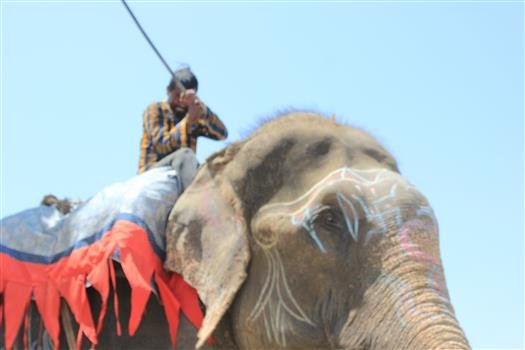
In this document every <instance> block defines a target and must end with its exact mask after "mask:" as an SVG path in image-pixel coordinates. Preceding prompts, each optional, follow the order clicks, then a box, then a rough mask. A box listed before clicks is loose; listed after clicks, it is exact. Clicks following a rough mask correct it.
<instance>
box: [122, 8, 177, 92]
mask: <svg viewBox="0 0 525 350" xmlns="http://www.w3.org/2000/svg"><path fill="white" fill-rule="evenodd" d="M121 1H122V4H123V5H124V7H125V8H126V10H128V13H129V15H130V16H131V18H132V19H133V21H134V22H135V24H136V25H137V27H138V28H139V29H140V32H141V33H142V35H144V38H146V41H147V42H148V43H149V45H150V46H151V48H152V49H153V51H155V53H156V54H157V56H158V57H159V58H160V60H161V61H162V63H163V64H164V67H166V69H167V70H168V71H169V72H170V74H171V76H172V77H173V78H175V74H174V73H173V70H172V69H171V67H170V66H169V65H168V63H167V62H166V60H165V59H164V57H162V55H161V54H160V52H159V50H157V48H156V47H155V45H154V44H153V42H152V41H151V39H150V38H149V36H148V34H146V32H145V31H144V29H143V28H142V26H141V25H140V23H139V21H138V19H137V17H135V15H134V14H133V11H131V8H130V7H129V6H128V4H127V3H126V0H121ZM174 80H175V84H176V85H177V87H178V88H179V89H181V91H184V90H186V89H185V88H184V86H183V85H182V84H181V82H180V81H179V80H178V79H174Z"/></svg>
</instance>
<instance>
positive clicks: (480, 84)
mask: <svg viewBox="0 0 525 350" xmlns="http://www.w3.org/2000/svg"><path fill="white" fill-rule="evenodd" d="M130 5H131V6H132V8H133V9H134V11H135V14H136V15H137V16H138V17H139V19H140V21H141V23H142V24H143V26H144V27H145V29H146V31H147V32H148V33H149V35H150V36H151V37H152V39H153V41H154V42H155V43H156V44H157V46H158V48H159V49H160V50H161V52H162V53H163V55H164V56H165V58H166V59H167V60H168V61H169V62H170V64H171V65H172V66H173V67H174V68H176V67H177V65H178V64H179V63H189V64H190V65H191V67H192V69H193V70H194V72H195V73H196V74H197V75H198V77H199V81H200V90H199V95H200V97H201V98H202V99H203V100H204V101H205V102H206V103H207V104H208V105H209V106H210V107H211V108H212V109H213V110H214V111H215V112H216V113H217V114H218V115H219V116H220V117H221V118H222V119H223V120H224V121H225V123H226V125H227V126H228V128H229V131H230V138H229V140H228V141H226V142H231V141H235V140H237V139H239V138H240V135H242V134H243V133H244V132H246V130H249V129H250V128H251V127H252V126H253V125H255V124H256V122H257V120H258V119H259V118H261V117H264V116H265V115H268V114H273V113H275V111H278V110H280V109H286V108H289V107H294V108H299V109H303V108H304V109H310V110H317V111H320V112H323V113H326V114H332V113H336V114H337V116H338V117H339V118H341V119H342V120H345V121H346V122H349V123H350V124H352V125H355V126H359V127H362V128H364V129H365V130H367V131H369V132H371V133H372V134H373V135H375V136H376V137H377V138H378V139H379V140H380V141H381V142H382V143H383V144H384V145H385V146H386V147H387V148H388V149H389V150H390V151H391V152H392V153H393V154H394V156H395V157H396V158H397V160H398V162H399V165H400V168H401V171H402V173H403V174H404V175H405V176H406V177H407V178H408V179H409V181H411V182H412V183H414V184H415V185H417V186H418V187H419V188H420V190H421V191H422V192H423V193H425V195H426V196H427V197H428V198H429V200H430V202H431V204H432V205H433V207H434V210H435V213H436V216H437V218H438V221H439V224H440V239H441V242H440V244H441V254H442V258H443V264H444V267H445V273H446V278H447V285H448V288H449V292H450V295H451V298H452V302H453V304H454V307H455V311H456V314H457V317H458V319H459V321H460V323H461V325H462V327H463V328H464V330H465V332H466V335H467V337H468V338H469V340H470V342H471V344H472V346H473V347H474V348H521V347H523V346H524V343H523V333H524V323H523V318H524V302H523V294H524V288H523V286H524V283H523V282H524V280H523V279H524V269H523V264H524V259H523V258H524V257H523V252H524V249H523V247H524V240H523V233H524V226H523V214H524V207H523V194H524V186H523V183H524V181H523V180H524V179H523V175H524V174H523V161H524V137H523V132H524V125H523V115H524V101H523V100H524V88H523V87H524V69H523V62H524V57H523V56H524V44H523V43H524V34H523V33H524V18H523V17H524V11H523V10H524V9H523V7H524V6H523V3H520V2H519V1H478V2H468V1H457V2H454V1H428V2H424V1H419V2H416V1H401V2H400V1H391V2H388V1H381V2H372V1H371V2H234V1H230V2H219V1H217V2H214V1H205V2H193V3H191V2H155V1H150V2H146V1H139V2H137V1H136V2H130ZM1 8H2V14H1V15H2V20H1V39H2V42H1V49H2V53H1V69H2V71H1V73H2V74H1V87H2V91H1V98H2V100H1V102H2V103H1V191H0V192H1V201H0V214H1V215H0V216H1V217H4V216H6V215H10V214H13V213H15V212H17V211H21V210H23V209H26V208H29V207H32V206H36V205H37V204H38V203H39V201H40V199H41V198H42V196H43V195H45V194H47V193H55V194H57V195H59V196H64V197H70V198H84V199H86V198H88V197H90V196H92V195H93V194H94V193H96V192H97V191H99V190H100V189H102V188H103V187H105V186H107V185H109V184H111V183H113V182H116V181H122V180H125V179H127V178H129V177H131V176H133V175H134V174H135V173H136V170H137V164H138V155H139V141H140V136H141V117H142V111H143V110H144V108H145V107H146V105H147V104H149V103H150V102H153V101H156V100H160V99H162V98H164V97H165V86H166V84H167V83H168V81H169V76H168V74H167V72H166V71H165V68H164V67H163V66H162V65H161V63H160V61H158V59H157V58H156V56H154V53H153V51H151V49H150V48H149V47H148V46H147V43H146V42H145V40H144V39H143V38H142V36H141V35H140V33H139V31H138V30H137V28H136V27H135V26H134V24H133V23H132V21H131V19H130V18H129V17H128V14H127V13H126V12H125V10H124V8H123V7H122V5H121V4H120V2H119V1H78V2H74V1H62V2H61V1H53V2H52V1H23V0H20V1H3V3H2V7H1ZM225 144H226V143H225V142H215V141H208V140H201V141H199V148H198V157H199V159H200V160H204V159H205V157H206V156H208V155H209V154H211V153H212V152H214V151H215V150H218V149H220V148H222V147H223V146H224V145H225Z"/></svg>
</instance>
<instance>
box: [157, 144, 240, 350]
mask: <svg viewBox="0 0 525 350" xmlns="http://www.w3.org/2000/svg"><path fill="white" fill-rule="evenodd" d="M237 150H238V146H236V145H232V146H230V147H228V148H226V149H225V150H224V151H222V152H220V153H217V154H215V155H213V156H212V157H210V159H208V161H207V163H206V164H205V165H204V166H203V167H202V168H201V169H200V171H199V172H198V174H197V176H196V178H195V180H194V181H193V183H192V184H191V185H190V186H189V187H188V189H187V190H186V191H185V192H184V193H183V194H182V196H181V197H180V198H179V199H178V200H177V203H176V204H175V206H174V207H173V209H172V211H171V214H170V217H169V219H168V225H167V229H166V239H167V251H168V254H167V259H166V264H165V266H166V268H167V269H168V270H172V271H176V272H178V273H179V274H181V275H182V276H183V277H184V279H185V280H186V281H187V282H188V283H189V284H191V285H192V286H193V287H194V288H195V289H196V290H197V292H198V294H199V296H200V298H201V299H202V301H203V302H204V304H205V305H206V316H205V317H204V320H203V324H202V327H201V329H200V331H199V333H198V338H199V340H198V343H197V347H200V346H202V345H203V343H204V342H205V341H206V340H207V339H208V338H209V337H210V335H211V334H212V332H213V331H214V330H215V328H216V326H217V324H218V323H219V321H220V320H221V318H222V316H223V315H224V313H225V312H226V311H227V310H228V308H229V306H230V305H231V303H232V301H233V298H234V297H235V294H236V293H237V291H238V290H239V288H240V286H241V285H242V283H243V282H244V280H245V279H246V275H247V273H246V267H247V265H248V262H249V260H250V251H249V245H248V234H247V227H246V222H245V220H244V217H243V210H242V205H241V202H240V201H239V198H238V197H237V195H236V193H235V191H234V189H233V187H232V185H231V182H230V181H229V179H227V178H226V177H225V176H224V170H225V168H226V167H227V165H228V164H229V162H230V161H231V159H233V157H234V155H235V154H236V153H237Z"/></svg>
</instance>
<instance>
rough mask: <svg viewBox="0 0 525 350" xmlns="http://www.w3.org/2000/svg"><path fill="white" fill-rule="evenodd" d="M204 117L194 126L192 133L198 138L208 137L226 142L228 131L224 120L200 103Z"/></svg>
mask: <svg viewBox="0 0 525 350" xmlns="http://www.w3.org/2000/svg"><path fill="white" fill-rule="evenodd" d="M200 104H201V108H202V111H203V112H202V115H201V117H200V118H199V119H198V120H197V122H196V123H195V124H194V126H192V128H191V131H190V133H191V134H192V135H196V136H206V137H208V138H210V139H212V140H224V139H226V138H227V137H228V130H227V129H226V127H225V126H224V123H223V122H222V120H220V119H219V117H218V116H217V115H216V114H215V113H213V112H212V111H211V109H210V108H209V107H208V106H206V105H205V104H204V103H202V102H200Z"/></svg>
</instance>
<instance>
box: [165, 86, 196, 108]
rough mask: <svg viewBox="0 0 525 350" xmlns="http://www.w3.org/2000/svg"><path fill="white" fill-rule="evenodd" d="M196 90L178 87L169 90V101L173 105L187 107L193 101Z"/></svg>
mask: <svg viewBox="0 0 525 350" xmlns="http://www.w3.org/2000/svg"><path fill="white" fill-rule="evenodd" d="M195 96H196V92H195V90H193V89H187V90H185V91H181V89H179V88H178V87H176V88H175V89H173V90H171V91H170V92H169V98H170V102H171V104H172V105H173V106H175V107H182V108H184V109H186V108H188V107H189V106H190V105H191V104H192V103H193V102H194V101H195Z"/></svg>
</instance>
